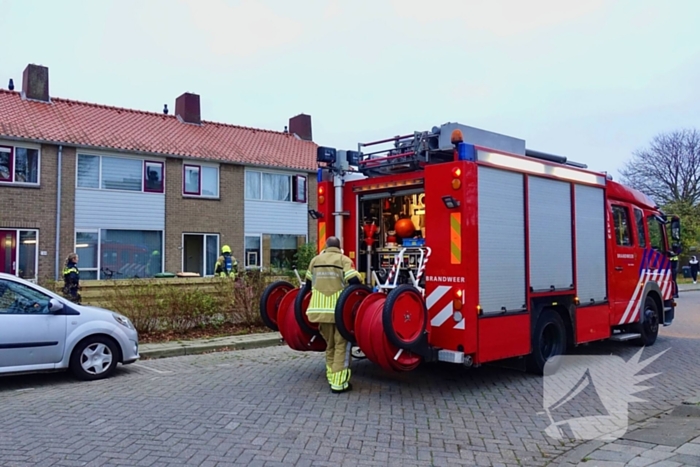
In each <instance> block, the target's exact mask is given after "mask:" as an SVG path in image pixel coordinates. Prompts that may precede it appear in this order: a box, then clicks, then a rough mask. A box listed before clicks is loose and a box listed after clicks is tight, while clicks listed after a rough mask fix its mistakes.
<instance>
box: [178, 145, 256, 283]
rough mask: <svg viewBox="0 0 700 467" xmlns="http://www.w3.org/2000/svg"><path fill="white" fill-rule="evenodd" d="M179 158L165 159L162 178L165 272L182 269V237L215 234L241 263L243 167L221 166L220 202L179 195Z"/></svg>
mask: <svg viewBox="0 0 700 467" xmlns="http://www.w3.org/2000/svg"><path fill="white" fill-rule="evenodd" d="M182 166H183V161H182V160H181V159H168V161H167V163H166V175H165V183H166V186H165V213H166V214H165V270H166V271H171V272H176V271H181V270H182V261H183V254H184V252H183V249H182V247H183V244H182V234H183V233H184V232H188V233H214V234H216V233H218V234H219V243H220V245H222V246H223V245H229V246H230V247H231V250H232V252H233V255H234V256H235V257H236V258H238V259H239V263H240V264H243V261H242V259H243V247H244V244H243V221H244V219H243V208H244V206H243V196H244V183H245V174H244V171H243V166H239V165H231V164H221V166H220V168H219V180H220V182H219V199H201V198H189V197H183V195H182V170H183V167H182Z"/></svg>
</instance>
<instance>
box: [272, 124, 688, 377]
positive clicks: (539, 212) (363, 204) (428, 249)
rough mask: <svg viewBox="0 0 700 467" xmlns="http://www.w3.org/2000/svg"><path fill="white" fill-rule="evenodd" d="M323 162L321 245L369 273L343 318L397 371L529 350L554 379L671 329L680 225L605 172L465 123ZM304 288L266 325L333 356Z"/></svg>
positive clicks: (296, 344)
mask: <svg viewBox="0 0 700 467" xmlns="http://www.w3.org/2000/svg"><path fill="white" fill-rule="evenodd" d="M317 159H318V162H319V166H320V167H321V168H320V169H319V172H318V195H317V196H318V209H317V210H311V211H310V212H309V213H310V215H311V216H312V217H313V218H315V219H317V221H318V242H319V243H318V245H319V250H321V249H322V248H323V246H324V242H325V240H326V238H328V236H331V235H335V236H337V237H340V239H341V242H342V246H343V248H344V251H345V254H346V255H348V256H349V257H350V258H351V259H353V261H354V262H355V264H356V267H357V269H358V270H359V271H362V273H363V275H364V279H365V284H363V285H352V286H350V287H348V288H347V289H346V290H345V291H344V292H343V294H342V295H341V297H340V299H339V301H338V306H337V308H336V323H337V325H338V328H339V331H340V332H341V333H342V334H343V336H345V337H346V338H347V339H349V340H350V341H352V342H354V343H355V344H356V346H357V347H359V349H360V350H361V351H362V352H363V353H364V354H365V355H366V356H367V358H368V359H369V360H371V361H372V362H374V363H376V364H378V365H380V366H381V367H382V368H384V369H386V370H390V371H408V370H412V369H414V368H415V367H416V366H417V365H418V364H419V363H420V362H422V361H428V362H429V361H446V362H453V363H459V364H465V365H468V366H470V365H475V366H478V365H480V364H483V363H486V362H491V361H496V360H503V359H509V358H513V357H524V360H525V362H526V365H527V368H528V369H529V370H530V371H533V372H536V373H541V372H542V371H543V368H544V364H545V362H546V361H547V360H548V359H550V358H552V357H554V356H556V355H561V354H563V353H565V352H566V350H567V348H569V347H571V346H576V345H579V344H583V343H588V342H593V341H598V340H603V339H613V340H618V341H632V342H635V343H637V344H640V345H652V344H653V343H654V341H655V340H656V337H657V334H658V331H659V326H660V325H664V326H668V325H670V324H671V322H672V321H673V317H674V312H675V302H674V300H673V297H674V287H675V285H674V282H673V280H672V276H671V268H670V261H669V256H670V255H672V252H671V249H670V248H669V243H671V242H673V243H674V244H675V242H678V241H679V239H680V221H679V220H678V219H677V218H676V217H674V218H673V219H672V220H668V219H667V217H666V216H665V215H664V214H663V213H662V212H661V211H660V210H659V208H658V206H656V204H655V203H654V202H653V201H652V200H651V199H649V198H648V197H647V196H645V195H644V194H642V193H640V192H638V191H635V190H633V189H631V188H629V187H626V186H623V185H621V184H619V183H616V182H614V181H613V180H612V177H610V176H608V175H607V174H605V173H597V172H593V171H590V170H587V167H586V166H585V165H584V164H580V163H577V162H573V161H569V160H567V159H566V158H565V157H561V156H556V155H551V154H546V153H541V152H538V151H533V150H530V149H526V147H525V141H524V140H521V139H518V138H513V137H510V136H505V135H501V134H497V133H493V132H490V131H485V130H480V129H477V128H473V127H469V126H465V125H461V124H458V123H447V124H444V125H442V126H440V127H434V128H433V129H432V130H431V131H425V132H415V133H414V134H411V135H405V136H397V137H394V138H390V139H386V140H382V141H376V142H373V143H365V144H360V145H359V146H358V151H336V150H335V149H332V148H326V147H320V148H319V149H318V158H317ZM669 224H670V226H671V229H670V230H671V233H672V234H673V235H672V236H673V238H672V239H669V238H668V236H667V225H669ZM301 290H303V289H301V288H299V287H296V286H293V285H292V284H291V283H288V282H277V283H275V284H272V285H270V286H269V287H268V288H267V289H266V291H265V293H264V295H263V297H262V300H261V303H260V311H261V315H262V318H263V320H264V321H265V323H266V324H267V325H268V326H269V327H270V328H271V329H273V330H279V331H280V332H281V334H282V337H283V338H284V340H285V342H286V343H287V344H288V345H289V346H290V347H291V348H293V349H296V350H300V351H304V350H312V351H322V350H324V348H325V342H324V341H323V339H322V338H321V336H320V335H319V333H318V331H317V329H316V327H315V325H313V324H312V323H310V322H309V321H308V320H307V319H306V313H305V310H306V307H307V306H308V302H309V299H310V293H305V294H304V293H301Z"/></svg>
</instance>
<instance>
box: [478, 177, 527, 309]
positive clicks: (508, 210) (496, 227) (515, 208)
mask: <svg viewBox="0 0 700 467" xmlns="http://www.w3.org/2000/svg"><path fill="white" fill-rule="evenodd" d="M523 184H524V182H523V175H522V174H519V173H514V172H508V171H505V170H498V169H492V168H488V167H479V181H478V185H479V208H478V209H479V304H480V305H481V308H482V311H483V313H484V314H485V315H487V314H489V313H502V311H503V310H504V309H505V310H506V311H518V310H522V309H523V308H524V307H525V211H524V188H523V186H524V185H523Z"/></svg>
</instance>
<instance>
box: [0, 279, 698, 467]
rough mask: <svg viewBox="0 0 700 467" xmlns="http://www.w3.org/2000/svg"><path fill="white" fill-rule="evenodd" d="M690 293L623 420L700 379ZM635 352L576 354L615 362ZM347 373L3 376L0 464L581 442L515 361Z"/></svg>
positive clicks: (303, 366) (193, 359)
mask: <svg viewBox="0 0 700 467" xmlns="http://www.w3.org/2000/svg"><path fill="white" fill-rule="evenodd" d="M698 298H700V293H697V292H694V293H687V294H684V295H683V296H682V298H681V299H680V300H679V305H680V306H679V309H678V311H677V320H676V322H675V323H674V325H673V326H672V327H670V328H664V329H662V335H661V336H660V338H659V340H658V341H657V344H656V345H655V346H654V347H651V348H649V349H646V350H645V351H644V355H643V357H642V358H647V357H649V356H651V355H654V354H656V353H658V352H660V351H663V350H665V349H670V350H669V351H668V352H667V353H666V354H665V355H663V356H661V357H660V358H659V359H658V360H657V361H656V362H654V363H653V364H651V365H650V366H649V367H648V368H647V369H646V370H644V372H661V373H662V374H661V375H660V376H657V377H655V378H653V379H651V380H649V381H648V382H647V383H645V384H646V385H647V386H653V389H651V390H649V391H645V392H642V393H640V394H639V395H638V396H640V397H642V398H645V399H648V402H644V403H633V404H631V420H632V421H636V420H642V419H644V418H647V417H650V416H652V415H655V414H658V413H660V412H662V411H665V410H668V409H670V408H672V407H673V406H675V405H677V404H680V403H681V402H682V401H683V400H684V399H685V398H687V397H688V396H689V395H693V394H695V393H696V392H697V390H698V388H700V371H699V370H700V361H699V360H698V358H697V355H698V354H699V353H700V306H699V305H698V303H697V299H698ZM637 350H638V348H636V347H633V346H630V345H628V344H625V343H613V342H610V343H600V344H592V345H589V346H585V347H582V348H580V349H579V350H578V351H577V352H578V353H581V354H599V355H606V354H608V355H609V354H611V353H612V354H615V355H619V356H621V357H622V358H624V359H625V360H626V359H628V358H630V357H631V356H632V355H633V354H634V353H635V352H636V351H637ZM353 385H354V388H355V390H354V391H353V392H351V393H348V394H341V395H335V394H331V393H330V392H329V391H328V388H327V384H326V383H325V369H324V363H323V357H322V355H321V354H316V353H297V352H293V351H291V350H289V349H288V348H286V347H272V348H265V349H257V350H246V351H236V352H225V353H216V354H207V355H192V356H185V357H174V358H167V359H161V360H148V361H142V362H139V363H138V364H136V365H135V366H129V367H124V368H121V369H120V371H119V373H118V374H117V375H116V376H115V377H114V378H111V379H109V380H106V381H98V382H93V383H79V382H75V381H73V380H72V379H71V378H70V376H68V375H65V374H51V375H32V376H23V377H10V378H2V379H0V465H2V466H8V467H10V466H12V467H25V466H53V465H56V466H119V465H125V466H169V465H188V466H189V465H191V466H202V467H205V466H209V467H214V466H227V465H250V466H281V465H286V466H290V465H291V466H311V465H314V466H315V465H318V466H341V465H349V466H354V465H367V466H374V465H376V466H384V465H397V466H429V465H436V466H437V465H450V466H451V465H479V466H493V467H496V466H507V467H510V466H513V467H514V466H542V465H546V464H547V463H549V462H551V461H552V460H553V459H555V458H556V457H558V456H560V455H562V454H564V453H566V452H567V451H568V450H570V449H571V448H573V447H574V446H576V445H580V444H581V442H580V441H568V442H564V441H558V440H554V439H551V438H548V437H547V436H546V435H545V434H544V430H545V428H546V427H547V426H548V425H549V423H550V422H549V419H548V418H547V417H546V416H545V415H544V414H542V411H543V409H542V380H541V379H540V378H537V377H534V376H531V375H528V374H525V373H522V372H520V371H516V370H512V369H507V368H504V367H488V366H487V367H483V368H479V369H466V368H461V367H458V366H454V365H450V364H433V365H425V366H423V367H421V368H419V369H418V370H416V371H414V372H412V373H407V374H397V375H387V374H384V373H382V372H381V371H380V370H379V369H378V368H376V367H375V366H374V365H372V364H371V363H369V362H367V361H356V362H354V363H353ZM584 397H585V396H584ZM585 406H586V402H585V401H584V402H581V401H579V402H578V404H577V405H576V404H574V405H573V406H572V408H571V410H572V412H571V414H572V415H575V416H577V415H578V412H579V411H580V410H582V407H585ZM685 449H686V450H690V449H692V447H689V448H685ZM608 451H610V449H608ZM611 452H614V451H611ZM602 455H603V456H604V455H605V454H602ZM607 455H608V456H611V457H614V456H615V454H607ZM679 455H680V453H679ZM686 455H688V454H686ZM587 464H588V465H595V464H593V463H587Z"/></svg>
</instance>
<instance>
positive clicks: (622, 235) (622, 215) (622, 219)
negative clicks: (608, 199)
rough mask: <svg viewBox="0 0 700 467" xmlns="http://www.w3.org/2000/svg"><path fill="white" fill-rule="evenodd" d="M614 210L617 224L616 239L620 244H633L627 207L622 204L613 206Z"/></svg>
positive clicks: (614, 218) (614, 220) (614, 219)
mask: <svg viewBox="0 0 700 467" xmlns="http://www.w3.org/2000/svg"><path fill="white" fill-rule="evenodd" d="M612 212H613V222H614V224H615V241H616V242H617V244H618V245H620V246H632V237H631V236H630V223H629V215H628V214H627V208H624V207H622V206H613V207H612Z"/></svg>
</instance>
